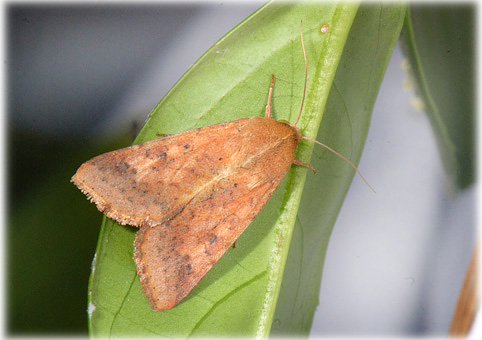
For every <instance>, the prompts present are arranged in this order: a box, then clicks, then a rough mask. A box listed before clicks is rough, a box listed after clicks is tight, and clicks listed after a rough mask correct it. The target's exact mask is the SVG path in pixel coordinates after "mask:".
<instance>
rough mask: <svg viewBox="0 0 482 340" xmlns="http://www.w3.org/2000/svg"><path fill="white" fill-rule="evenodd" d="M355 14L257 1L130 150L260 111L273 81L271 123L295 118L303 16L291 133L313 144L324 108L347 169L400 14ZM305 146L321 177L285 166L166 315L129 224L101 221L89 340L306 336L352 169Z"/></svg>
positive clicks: (392, 8)
mask: <svg viewBox="0 0 482 340" xmlns="http://www.w3.org/2000/svg"><path fill="white" fill-rule="evenodd" d="M357 11H358V4H357V3H354V2H340V3H335V2H326V3H321V2H307V3H300V2H293V3H286V2H280V3H278V2H272V3H269V4H267V5H266V6H264V7H262V8H261V9H260V10H258V11H257V12H256V13H254V14H253V15H252V16H250V17H249V18H248V19H246V20H245V21H244V22H243V23H241V24H240V25H239V26H237V27H236V28H235V29H233V30H232V31H231V32H229V33H228V34H227V35H226V36H225V37H223V38H222V39H221V40H220V41H218V43H216V44H215V45H214V46H213V47H212V48H211V49H210V50H208V51H207V52H206V53H205V54H204V55H203V56H202V57H201V58H200V59H199V60H198V61H197V62H196V63H195V64H194V65H193V66H192V67H191V68H190V69H189V70H188V71H187V72H186V74H185V75H184V76H183V77H182V78H181V79H180V80H179V82H178V83H177V84H176V85H175V86H174V87H173V88H172V89H171V91H170V92H169V93H168V94H167V95H166V96H165V97H164V99H162V101H161V102H160V103H159V104H158V105H157V106H156V108H155V109H154V110H153V112H152V113H151V115H150V118H149V119H148V121H147V122H146V124H145V126H144V128H143V129H142V131H141V133H140V135H139V137H138V139H137V142H142V141H145V140H149V139H153V138H155V137H156V133H167V134H170V133H176V132H181V131H185V130H189V129H192V128H196V127H200V126H205V125H210V124H214V123H219V122H222V121H229V120H233V119H236V118H240V117H248V116H255V115H258V116H262V115H264V110H265V105H266V100H267V93H268V88H269V83H270V79H271V74H275V75H276V82H275V87H274V92H273V108H272V111H273V115H274V118H276V119H286V120H289V121H291V122H294V121H295V120H296V117H297V115H298V111H299V108H300V103H301V98H302V92H303V82H304V60H303V54H302V50H301V43H300V22H301V20H303V32H304V42H305V45H306V52H307V58H308V63H309V64H308V88H307V96H306V102H305V108H304V110H303V115H302V117H301V120H300V123H299V125H298V126H299V127H300V129H301V131H302V133H303V135H305V136H310V137H314V136H316V134H317V133H318V131H319V127H320V122H321V119H322V117H323V112H325V113H326V115H327V116H326V117H325V118H324V119H323V124H322V129H321V132H320V134H319V135H318V138H319V139H320V140H321V141H325V142H326V143H328V144H330V146H333V147H335V148H337V149H338V150H339V151H340V152H342V153H343V154H344V155H346V156H348V157H349V158H351V159H352V160H354V161H355V162H357V161H358V159H359V158H360V155H361V150H362V146H363V143H364V140H365V138H366V133H367V130H368V123H369V120H370V113H371V109H372V107H373V103H374V101H375V98H376V94H377V91H378V87H379V85H380V82H381V79H382V75H383V73H384V71H385V67H386V65H387V63H388V59H389V57H390V54H391V51H392V49H393V46H394V44H395V41H396V39H397V37H398V35H399V31H400V29H401V25H402V22H403V16H404V14H405V9H404V6H401V5H391V4H382V5H370V6H363V7H362V8H361V9H360V11H358V13H357ZM355 16H356V18H355ZM323 24H327V25H329V32H328V33H326V34H322V33H321V32H320V27H321V26H322V25H323ZM352 25H353V27H352ZM350 29H351V30H350ZM349 33H350V35H349V36H348V34H349ZM347 37H348V40H347ZM342 53H343V57H342ZM339 63H340V64H339ZM338 64H339V65H338ZM335 73H336V78H335ZM352 91H355V93H352ZM312 150H313V145H312V143H311V142H307V141H303V142H302V143H300V145H299V147H298V151H297V158H298V159H300V160H301V161H304V162H310V158H311V153H312ZM315 150H316V151H315V152H314V157H313V159H312V160H311V162H312V163H311V164H313V165H315V167H316V168H317V169H318V172H319V173H318V174H317V175H313V174H312V173H309V174H308V183H307V186H306V187H305V188H304V184H305V179H306V176H307V170H306V168H303V167H299V166H293V167H292V169H291V171H290V172H289V173H288V175H287V176H286V178H285V179H284V181H283V182H282V183H281V185H280V186H279V187H278V189H277V190H276V192H275V193H274V195H273V197H271V199H270V200H269V202H268V204H267V205H266V206H265V207H264V208H263V209H262V211H261V212H260V213H259V215H258V216H257V217H256V218H255V220H254V221H253V223H252V224H251V225H250V226H249V228H248V229H247V230H246V231H245V232H244V233H243V235H241V237H240V238H239V239H238V241H237V242H236V248H230V249H228V251H227V252H226V254H225V255H224V256H223V257H222V258H221V260H220V261H219V262H218V263H217V264H216V265H215V266H214V267H213V269H212V270H211V271H210V272H209V273H208V274H207V275H206V276H205V277H204V278H203V279H202V280H201V282H200V283H199V284H198V286H196V287H195V288H194V290H193V291H192V292H191V294H190V295H189V296H188V297H187V298H186V299H184V300H183V301H182V302H181V303H180V304H179V305H177V306H176V307H174V308H173V309H171V310H168V311H161V312H154V311H152V310H151V309H150V307H149V305H148V302H147V300H146V298H145V296H144V294H143V292H142V289H141V286H140V282H139V279H138V277H137V276H136V269H135V266H134V262H133V260H132V253H133V241H134V238H135V232H136V228H133V227H130V226H120V225H118V224H115V223H113V222H112V221H110V220H105V221H104V224H103V227H102V231H101V236H100V239H99V244H98V249H97V255H96V259H95V262H94V269H93V273H92V276H91V284H90V290H89V296H90V307H89V310H90V330H91V333H92V334H93V335H95V336H126V335H137V336H140V335H158V336H171V337H172V336H177V337H187V336H222V335H224V336H226V335H235V336H243V337H244V336H246V337H254V336H258V337H266V336H268V335H269V334H270V331H271V330H272V331H273V332H275V333H276V332H280V333H284V334H286V333H308V332H309V328H310V326H311V320H312V317H313V312H314V308H315V306H316V305H317V302H318V299H317V296H318V290H319V281H320V275H321V267H322V263H323V257H324V254H325V251H326V244H327V240H328V237H329V233H330V231H331V228H332V226H333V223H334V220H335V219H336V215H337V213H338V210H339V208H340V206H341V203H342V201H343V198H344V196H345V193H346V191H347V189H348V186H349V183H350V182H351V179H352V177H353V169H351V168H350V167H349V166H347V164H345V163H344V162H342V161H341V160H340V159H338V158H335V157H334V156H333V155H332V154H329V153H327V152H326V150H322V149H321V148H318V147H317V148H316V149H315ZM303 188H304V189H305V190H304V192H303ZM367 192H368V193H370V191H368V190H367ZM302 193H303V200H302V205H301V206H300V200H301V195H302ZM297 216H298V219H297ZM295 221H297V223H296V228H295ZM293 230H294V231H295V234H294V237H293V238H292V234H293ZM288 252H289V253H290V255H289V256H288ZM287 261H288V262H287ZM285 266H287V270H285ZM282 282H283V287H281V285H282ZM292 284H294V285H292ZM280 290H281V293H280ZM278 296H279V299H278ZM275 315H276V320H275V322H274V323H273V320H274V318H275ZM291 318H292V319H291ZM272 325H273V326H272Z"/></svg>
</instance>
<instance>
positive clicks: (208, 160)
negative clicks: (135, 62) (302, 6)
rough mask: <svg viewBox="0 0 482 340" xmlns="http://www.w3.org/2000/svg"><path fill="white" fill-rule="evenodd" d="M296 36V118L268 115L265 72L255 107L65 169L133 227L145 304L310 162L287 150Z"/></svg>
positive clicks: (222, 248)
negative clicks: (259, 109) (249, 113)
mask: <svg viewBox="0 0 482 340" xmlns="http://www.w3.org/2000/svg"><path fill="white" fill-rule="evenodd" d="M301 43H302V48H303V55H304V58H305V84H304V90H303V99H302V104H301V108H300V113H299V116H298V119H297V121H296V123H294V124H291V123H289V122H286V121H277V120H275V119H273V118H272V117H271V97H272V93H273V87H274V75H273V76H272V78H271V83H270V87H269V92H268V101H267V105H266V113H265V116H264V117H252V118H241V119H237V120H234V121H231V122H226V123H221V124H216V125H211V126H206V127H202V128H199V129H195V130H191V131H186V132H183V133H179V134H175V135H170V136H166V137H163V138H159V139H156V140H152V141H148V142H145V143H142V144H138V145H133V146H130V147H127V148H124V149H120V150H116V151H112V152H108V153H105V154H102V155H100V156H97V157H95V158H93V159H91V160H89V161H87V162H85V163H84V164H82V166H81V167H80V168H79V169H78V170H77V172H76V173H75V175H74V176H73V177H72V182H73V183H74V184H75V185H76V186H77V187H78V188H79V189H80V190H81V191H82V192H83V193H84V194H85V195H87V197H88V198H89V199H90V200H91V201H93V202H94V203H95V204H96V206H97V208H98V209H99V210H100V211H101V212H103V213H104V214H105V215H106V216H107V217H109V218H111V219H113V220H115V221H117V222H119V223H121V224H129V225H132V226H135V227H138V228H139V230H138V231H137V235H136V239H135V242H134V261H135V264H136V267H137V273H138V275H139V277H140V281H141V285H142V288H143V290H144V293H145V295H146V297H147V299H148V301H149V303H150V305H151V307H152V309H154V310H165V309H170V308H172V307H174V306H175V305H177V304H178V303H179V302H180V301H181V300H182V299H184V298H185V297H186V296H187V295H188V294H189V292H191V290H192V289H193V288H194V287H195V286H196V285H197V284H198V282H199V281H200V280H201V278H202V277H203V276H204V275H205V274H206V273H207V272H208V271H209V270H210V269H211V267H212V266H213V265H214V264H215V263H216V262H217V261H218V260H219V259H220V258H221V256H222V255H223V254H224V253H225V252H226V251H227V249H228V248H229V247H230V246H231V245H232V244H233V243H234V242H235V241H236V239H237V238H238V237H239V236H240V235H241V234H242V232H243V231H244V230H245V229H246V227H247V226H248V225H249V224H250V223H251V221H252V220H253V219H254V217H255V216H256V215H257V214H258V213H259V211H260V210H261V208H262V207H263V206H264V205H265V204H266V202H267V201H268V199H269V198H270V197H271V195H272V194H273V192H274V191H275V189H276V188H277V187H278V185H279V184H280V182H281V180H282V179H283V177H284V176H285V175H286V173H287V172H288V170H289V169H290V168H291V165H292V164H296V165H301V166H305V167H308V168H311V169H313V168H312V167H311V166H310V165H307V164H304V163H302V162H301V161H299V160H297V159H296V158H295V151H296V148H297V146H298V143H299V142H300V141H301V139H308V140H312V139H310V138H307V137H303V136H302V135H301V132H300V129H299V128H298V127H297V126H296V124H297V122H298V121H299V117H300V116H301V113H302V110H303V103H304V98H305V93H306V82H307V70H308V68H307V61H306V51H305V47H304V42H303V30H301ZM312 141H314V140H312ZM314 142H316V143H319V142H317V141H314ZM319 144H321V143H319ZM321 145H323V144H321ZM323 146H325V145H323ZM325 147H327V146H325ZM327 148H328V147H327ZM328 149H329V150H330V151H332V152H335V151H334V150H333V149H331V148H328ZM335 153H336V152H335ZM336 154H337V155H339V154H338V153H336ZM339 156H340V157H342V158H343V159H344V160H346V161H347V162H348V163H349V164H350V165H351V166H353V167H354V168H355V169H356V167H355V166H354V165H353V164H352V163H351V162H350V161H349V160H347V159H346V158H345V157H343V156H341V155H339ZM313 170H314V169H313ZM356 170H357V169H356ZM357 171H358V170H357Z"/></svg>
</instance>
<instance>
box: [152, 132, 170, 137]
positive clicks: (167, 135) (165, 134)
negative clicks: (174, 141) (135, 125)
mask: <svg viewBox="0 0 482 340" xmlns="http://www.w3.org/2000/svg"><path fill="white" fill-rule="evenodd" d="M170 135H171V134H169V133H156V136H158V137H162V138H164V137H169V136H170Z"/></svg>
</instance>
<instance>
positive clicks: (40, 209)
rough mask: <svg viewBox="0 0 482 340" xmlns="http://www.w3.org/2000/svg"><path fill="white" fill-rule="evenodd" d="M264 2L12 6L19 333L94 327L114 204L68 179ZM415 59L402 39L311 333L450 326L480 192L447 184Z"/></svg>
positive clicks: (12, 197) (13, 222)
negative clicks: (407, 65) (408, 57)
mask: <svg viewBox="0 0 482 340" xmlns="http://www.w3.org/2000/svg"><path fill="white" fill-rule="evenodd" d="M262 4H263V3H262V2H258V1H250V2H245V3H241V2H239V3H238V2H215V1H213V2H205V3H202V2H195V3H184V2H181V3H180V4H174V3H156V2H154V3H149V4H144V5H136V6H134V5H132V4H120V5H119V4H118V5H108V4H92V3H91V4H89V5H74V4H67V5H62V4H51V5H35V4H20V3H18V4H8V5H6V6H5V11H6V15H5V18H6V25H5V27H6V29H7V32H6V35H5V37H6V39H5V43H6V60H7V62H6V71H7V77H6V80H7V81H6V89H7V93H8V96H7V97H6V108H7V112H8V116H7V117H8V118H7V122H6V132H7V148H8V149H7V157H6V160H7V161H6V164H7V170H8V180H7V186H8V187H7V232H6V237H7V238H6V242H5V244H6V253H7V261H6V270H7V281H6V295H5V296H6V305H7V308H6V310H5V311H6V315H5V316H6V331H7V333H8V334H12V335H14V334H15V335H33V334H43V335H63V334H72V335H86V334H87V312H86V309H87V285H88V278H89V274H90V265H91V261H92V258H93V256H94V253H95V247H96V242H97V236H98V233H99V229H100V224H101V219H102V215H101V214H100V213H99V212H98V211H97V210H96V209H95V207H94V205H92V204H90V203H89V202H88V201H87V200H86V199H85V197H84V196H83V195H82V194H81V193H80V192H79V191H78V190H77V189H76V188H75V187H74V186H73V185H72V184H71V183H70V182H69V181H70V177H71V176H72V174H73V173H74V172H75V170H76V169H77V168H78V166H79V165H80V164H81V163H82V162H84V161H85V160H87V159H89V158H91V157H93V156H96V155H98V154H99V153H101V152H105V151H109V150H112V149H115V148H118V147H121V146H126V145H129V144H130V143H131V142H132V140H133V139H134V137H135V135H136V133H137V131H138V129H139V127H140V126H142V124H143V122H144V120H145V119H146V118H147V115H148V113H149V112H150V111H151V110H152V108H154V106H155V105H156V104H157V103H158V102H159V100H160V99H161V98H162V97H163V96H164V94H165V93H166V92H167V91H168V90H169V89H170V88H171V87H172V85H174V83H175V82H176V81H177V79H179V77H180V76H181V75H182V74H183V73H184V72H185V71H186V70H187V69H188V68H189V66H190V65H191V64H192V63H194V62H195V61H196V60H197V59H198V58H199V57H200V56H201V55H202V54H203V53H204V52H205V51H206V50H207V49H208V48H209V47H210V46H211V45H212V44H214V43H215V42H216V41H217V40H218V39H219V38H220V37H222V36H223V35H224V34H225V33H227V32H228V31H229V30H230V29H232V28H233V27H234V26H235V25H237V24H238V23H239V22H241V21H242V20H243V19H244V18H246V17H247V16H248V15H249V14H251V13H252V12H253V11H255V10H256V9H257V8H259V7H260V6H261V5H262ZM471 10H474V9H473V8H472V9H470V8H469V12H468V13H469V14H470V13H471V12H470V11H471ZM468 20H474V19H473V16H469V17H468ZM402 61H403V57H402V54H401V49H400V46H397V47H396V48H395V51H394V54H393V56H392V59H391V61H390V64H389V66H388V69H387V73H386V77H385V79H384V81H383V84H382V86H381V90H380V94H379V96H378V99H377V102H376V105H375V109H374V112H373V118H372V126H371V128H370V133H369V135H368V139H367V143H366V148H365V151H364V154H363V156H362V160H361V163H360V170H361V172H362V173H363V174H364V176H365V177H366V178H367V179H368V181H369V182H370V184H371V185H372V186H373V187H375V189H376V190H377V194H376V195H374V194H372V192H371V191H370V190H369V189H368V188H367V187H366V186H365V184H364V183H363V182H362V181H361V180H360V179H359V178H357V177H355V179H354V182H353V185H352V187H351V189H350V191H349V193H348V196H347V199H346V201H345V203H344V206H343V208H342V210H341V212H340V216H339V218H338V221H337V223H336V225H335V228H334V231H333V234H332V236H331V239H330V244H329V248H328V253H327V256H326V260H325V268H324V272H323V279H322V285H321V294H320V305H319V307H318V310H317V312H316V314H315V318H314V321H313V327H312V333H311V336H312V337H319V336H350V335H361V336H374V335H376V336H419V335H430V336H444V335H446V334H447V332H448V327H449V324H450V320H451V317H452V313H453V311H454V308H455V303H456V300H457V297H458V294H459V290H460V288H461V284H462V282H463V278H464V274H465V271H466V269H467V266H468V263H469V260H470V256H471V253H472V249H473V246H474V243H475V235H476V227H475V211H476V206H475V203H476V201H475V194H476V187H475V185H471V186H469V187H468V188H466V189H465V190H463V191H461V192H459V193H457V194H453V193H452V194H451V191H450V190H448V187H449V186H448V185H447V184H446V178H445V174H444V170H443V168H442V165H441V161H440V159H439V155H438V152H437V148H436V144H435V139H434V136H433V133H432V130H431V127H430V124H429V122H428V119H427V118H426V117H425V115H424V114H423V113H421V112H417V111H416V109H414V106H413V105H412V101H413V100H412V99H413V93H412V92H411V91H407V90H406V89H404V87H403V82H404V78H405V77H406V76H405V73H404V71H403V70H402V67H401V65H402Z"/></svg>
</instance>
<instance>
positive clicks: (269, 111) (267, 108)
mask: <svg viewBox="0 0 482 340" xmlns="http://www.w3.org/2000/svg"><path fill="white" fill-rule="evenodd" d="M273 86H274V74H272V75H271V84H270V85H269V92H268V103H267V104H266V114H265V115H264V116H265V117H266V118H271V95H272V94H273Z"/></svg>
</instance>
